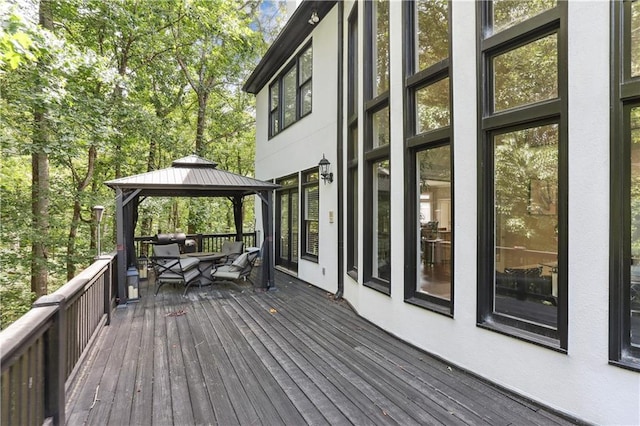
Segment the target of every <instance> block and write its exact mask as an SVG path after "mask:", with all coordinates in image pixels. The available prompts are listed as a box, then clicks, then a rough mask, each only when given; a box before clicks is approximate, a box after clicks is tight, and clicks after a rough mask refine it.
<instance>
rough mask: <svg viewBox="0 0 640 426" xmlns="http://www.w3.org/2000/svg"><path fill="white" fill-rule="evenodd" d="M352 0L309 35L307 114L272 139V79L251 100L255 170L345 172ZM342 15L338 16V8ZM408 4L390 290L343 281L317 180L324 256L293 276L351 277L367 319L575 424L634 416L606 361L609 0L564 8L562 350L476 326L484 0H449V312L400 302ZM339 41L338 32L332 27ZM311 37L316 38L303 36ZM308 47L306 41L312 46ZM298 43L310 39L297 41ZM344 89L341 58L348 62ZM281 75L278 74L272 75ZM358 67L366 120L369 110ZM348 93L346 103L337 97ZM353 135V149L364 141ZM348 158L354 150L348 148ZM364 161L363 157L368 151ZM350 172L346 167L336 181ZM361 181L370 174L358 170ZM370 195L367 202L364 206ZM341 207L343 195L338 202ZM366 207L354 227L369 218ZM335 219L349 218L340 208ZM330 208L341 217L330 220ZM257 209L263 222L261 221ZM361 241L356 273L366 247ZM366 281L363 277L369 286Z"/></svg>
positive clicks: (635, 400) (393, 156)
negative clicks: (480, 11) (327, 165)
mask: <svg viewBox="0 0 640 426" xmlns="http://www.w3.org/2000/svg"><path fill="white" fill-rule="evenodd" d="M357 3H358V6H359V11H358V12H359V16H360V19H359V37H358V39H359V49H358V52H359V57H358V61H357V62H358V63H359V64H363V63H364V61H363V50H364V49H363V39H364V32H363V31H364V29H363V27H364V25H363V21H364V20H363V5H362V2H357ZM354 4H355V3H354V2H351V1H346V2H344V3H343V4H342V6H340V7H339V6H338V5H336V6H334V7H333V9H331V11H330V12H329V14H328V15H327V16H326V17H324V18H323V19H322V21H321V22H320V23H319V24H318V25H317V26H316V27H315V28H314V29H313V31H312V33H311V35H310V39H312V40H313V112H312V113H311V114H310V115H309V116H307V117H305V118H303V119H301V120H299V121H298V122H297V123H295V124H294V125H292V126H291V127H290V128H288V129H286V130H284V131H282V132H281V133H280V134H278V135H277V136H275V137H274V138H272V139H269V138H268V130H267V123H268V84H267V85H265V86H264V87H263V88H262V89H261V90H260V91H259V93H258V94H257V98H256V99H257V141H256V176H257V177H258V178H259V179H274V178H279V177H283V176H287V175H290V174H292V173H297V172H300V171H303V170H307V169H309V168H312V167H315V166H317V163H318V161H319V159H320V158H321V157H322V155H323V154H325V155H326V157H327V159H329V160H330V161H331V162H332V164H334V175H336V176H337V174H336V173H335V172H336V171H337V170H336V169H335V165H337V164H338V163H337V161H336V159H337V156H338V152H337V150H338V137H337V134H338V129H340V131H341V132H342V138H343V140H346V139H347V129H346V126H345V122H344V117H340V116H339V115H338V112H339V108H338V105H337V103H338V99H342V102H343V106H344V110H346V104H347V96H346V90H344V91H342V92H341V93H339V90H338V89H339V84H338V83H339V82H338V72H339V70H338V66H337V64H338V61H337V58H338V54H339V49H338V46H339V43H342V53H343V55H344V56H343V59H344V63H345V64H346V63H347V61H346V60H347V56H346V55H347V52H348V49H347V37H346V34H347V29H348V27H347V18H348V16H349V14H350V12H351V10H352V7H353V6H354ZM341 8H342V9H343V16H342V17H341V19H339V18H340V17H339V15H338V14H339V11H340V10H341ZM402 8H403V2H396V1H391V2H390V52H391V53H390V54H391V58H390V63H391V68H390V74H391V78H390V82H391V83H390V84H391V87H390V99H389V105H390V111H391V116H390V125H391V150H390V160H391V164H392V168H391V170H392V172H391V194H392V203H391V253H392V256H393V257H392V270H391V274H392V275H391V280H390V282H391V294H390V296H387V295H385V294H382V293H380V292H378V291H375V290H372V289H371V288H368V287H366V286H364V285H363V284H362V282H358V281H356V280H355V279H353V278H352V276H351V275H348V274H347V273H346V272H345V273H344V274H343V276H341V277H337V275H336V274H337V267H338V262H342V266H343V267H342V270H343V271H346V269H347V264H346V256H345V258H342V259H339V258H338V249H337V247H338V240H341V241H346V240H347V239H348V238H349V236H350V232H351V230H349V229H346V226H345V227H344V229H343V234H342V235H341V236H340V238H339V236H338V226H337V221H338V220H339V219H340V218H338V216H337V214H338V210H337V209H338V193H339V191H338V188H339V185H344V184H345V183H344V182H340V181H339V180H338V179H336V180H334V182H333V183H331V184H326V185H324V184H322V183H321V184H320V255H319V259H318V263H314V262H307V261H305V260H304V259H300V261H299V269H298V271H297V275H298V277H300V278H301V279H303V280H305V281H307V282H309V283H311V284H313V285H316V286H318V287H320V288H322V289H325V290H326V291H328V292H335V291H337V289H338V284H337V283H338V281H339V280H342V281H343V283H344V288H343V297H344V298H345V299H346V300H347V301H348V302H349V303H350V304H351V305H352V306H353V308H354V309H355V310H356V311H357V312H358V314H360V315H362V316H363V317H364V318H366V319H368V320H369V321H371V322H373V323H374V324H376V325H378V326H380V327H381V328H383V329H385V330H387V331H388V332H390V333H391V334H394V335H396V336H398V337H399V338H401V339H403V340H406V341H407V342H409V343H411V344H413V345H415V346H417V347H419V348H421V349H423V350H425V351H427V352H429V353H432V354H434V355H437V356H439V357H441V358H443V359H445V360H447V361H448V362H450V363H451V364H452V365H455V366H458V367H461V368H464V369H467V370H468V371H470V372H472V373H474V374H476V375H479V376H481V377H484V378H486V379H487V380H489V381H491V382H494V383H496V384H498V385H500V386H503V387H505V388H508V389H511V390H513V391H515V392H518V393H520V394H523V395H525V396H527V397H530V398H531V399H533V400H535V401H538V402H540V403H542V404H544V405H547V406H549V407H552V408H554V409H557V410H558V411H560V412H563V413H566V414H568V415H570V416H574V417H576V418H578V419H581V420H584V421H587V422H593V423H596V424H617V425H622V424H624V425H635V424H640V373H638V372H637V371H631V370H627V369H623V368H620V367H618V366H614V365H611V364H609V362H608V345H609V238H610V236H609V221H610V213H609V206H610V191H609V185H610V183H609V182H610V176H609V173H610V154H609V144H610V128H611V121H610V116H609V114H610V112H609V109H610V96H611V95H610V93H611V84H612V83H611V82H612V76H611V72H610V48H611V39H610V24H611V19H610V4H609V2H604V1H591V2H582V1H571V2H569V4H568V20H567V22H568V28H567V34H568V52H569V55H568V60H567V63H566V64H560V66H561V67H566V69H567V72H568V146H569V160H568V163H569V168H568V169H569V185H568V186H569V196H568V212H569V213H568V223H569V229H568V235H569V238H568V255H569V256H568V257H569V261H568V280H569V281H568V282H569V284H568V286H569V296H568V305H569V309H568V315H569V318H568V350H567V353H563V352H562V351H555V350H552V349H550V348H548V347H544V346H541V345H537V344H533V343H530V342H526V341H523V340H521V339H518V338H516V337H514V336H509V335H505V334H501V333H498V332H495V331H491V330H487V329H485V328H481V327H478V326H477V305H478V303H477V302H478V301H477V281H478V278H477V270H478V264H477V258H478V252H477V250H478V231H479V230H478V219H477V217H478V190H477V189H478V175H479V170H478V102H477V93H478V91H479V90H478V89H479V88H478V78H477V72H478V71H477V70H478V68H477V67H478V60H479V59H478V56H477V51H476V49H477V31H476V25H477V22H476V18H477V15H476V4H475V2H470V1H454V2H453V3H452V7H451V43H452V49H451V52H452V56H451V79H452V87H453V92H452V97H453V113H452V123H453V145H452V147H453V157H454V178H453V185H454V198H453V205H454V210H453V215H454V220H453V224H454V235H455V241H454V250H453V256H454V259H455V260H454V269H453V273H452V277H453V283H454V287H453V288H454V297H453V299H454V310H453V317H449V316H446V315H442V314H440V313H437V312H433V311H430V310H427V309H424V308H421V307H418V306H415V305H412V304H408V303H406V302H405V301H404V275H403V274H404V268H403V267H402V266H403V265H404V262H405V254H404V247H405V235H404V230H405V224H404V217H405V214H404V211H405V209H406V208H407V207H406V206H407V200H405V199H404V194H405V179H404V175H405V173H404V144H403V141H404V133H403V123H404V118H403V102H404V101H403V91H404V81H403V74H402V73H403V70H402V63H403V58H402V52H403V35H402V34H403V30H404V29H403V26H402ZM340 24H341V25H342V26H343V27H342V33H343V34H344V38H343V39H342V40H340V39H339V37H338V34H339V31H338V25H340ZM307 40H309V38H307ZM305 43H306V41H305ZM301 46H302V45H301ZM341 71H342V73H341V74H340V75H341V79H342V82H343V83H344V84H345V85H346V81H347V77H348V76H347V70H346V65H345V66H344V67H343V69H342V70H341ZM279 72H280V71H278V72H276V73H275V74H274V76H275V75H277V74H278V73H279ZM362 72H363V70H362V66H360V76H359V77H360V78H359V82H360V87H359V90H358V93H359V96H360V99H359V102H358V104H359V105H360V111H359V117H363V114H364V112H363V111H364V110H363V106H362V105H363V95H362V94H363V92H364V90H363V86H362V84H363V83H362V82H363V80H364V79H363V76H362ZM340 95H341V96H342V98H338V96H340ZM363 133H364V132H362V131H360V132H359V138H360V140H359V146H360V147H362V146H363V139H362V138H363ZM343 149H344V151H343V152H342V155H343V157H346V155H347V153H346V144H344V147H343ZM360 160H361V161H362V160H363V154H362V150H361V152H360ZM346 172H347V169H346V166H345V167H344V168H343V170H342V175H343V176H345V175H346ZM359 173H360V175H359V182H360V185H361V188H362V182H363V181H364V179H365V176H364V172H363V167H361V168H360V169H359ZM362 199H363V197H362V194H361V195H360V198H359V201H360V203H361V205H362ZM341 202H342V204H343V205H344V206H346V205H347V202H348V200H347V195H346V190H344V191H343V198H342V200H341ZM359 212H360V220H359V226H360V230H359V231H360V232H359V235H361V236H362V235H363V232H364V229H363V228H362V226H363V225H362V223H363V220H362V218H363V215H365V214H368V213H367V212H364V211H363V209H362V208H360V209H359ZM347 214H348V212H346V209H345V213H344V216H343V217H342V218H341V219H342V220H343V223H344V224H346V223H347V219H346V215H347ZM330 216H333V217H334V221H333V223H331V222H330V220H329V218H330ZM257 217H260V216H259V215H258V216H257ZM362 244H363V243H362V238H361V239H360V242H359V250H358V252H359V254H360V259H359V260H358V265H359V269H360V270H362V265H363V258H362V256H363V253H364V247H363V245H362ZM361 279H362V278H360V280H361Z"/></svg>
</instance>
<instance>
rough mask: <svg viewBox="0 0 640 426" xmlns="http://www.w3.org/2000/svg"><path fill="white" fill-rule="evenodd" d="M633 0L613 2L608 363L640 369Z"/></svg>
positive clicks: (638, 87) (638, 100)
mask: <svg viewBox="0 0 640 426" xmlns="http://www.w3.org/2000/svg"><path fill="white" fill-rule="evenodd" d="M636 1H637V0H636ZM631 4H632V2H631V1H629V0H625V1H623V2H620V1H615V2H611V16H612V20H611V22H612V31H611V43H612V48H611V52H612V58H611V63H612V73H613V75H612V85H613V87H612V90H611V93H612V95H611V96H612V98H611V105H612V106H613V108H612V113H611V142H610V153H611V178H610V193H611V215H610V218H611V221H610V229H611V233H610V243H609V247H610V256H609V258H610V278H609V281H610V284H609V363H610V364H612V365H617V366H620V367H623V368H627V369H630V370H634V371H640V347H637V346H634V345H632V344H631V314H632V312H631V285H630V282H631V272H630V270H631V265H632V263H633V261H632V255H631V205H630V192H631V165H630V162H629V159H630V158H631V127H630V126H631V123H630V120H629V118H630V111H631V108H638V107H640V76H635V77H633V76H632V75H631ZM638 7H640V3H639V6H638ZM621 142H622V143H621ZM620 218H622V220H620Z"/></svg>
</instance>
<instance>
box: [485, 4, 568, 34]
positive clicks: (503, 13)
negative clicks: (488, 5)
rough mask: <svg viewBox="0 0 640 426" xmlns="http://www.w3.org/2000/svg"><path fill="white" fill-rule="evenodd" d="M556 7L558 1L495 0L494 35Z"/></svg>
mask: <svg viewBox="0 0 640 426" xmlns="http://www.w3.org/2000/svg"><path fill="white" fill-rule="evenodd" d="M555 6H556V0H494V1H493V33H494V34H495V33H497V32H500V31H502V30H504V29H506V28H509V27H512V26H514V25H516V24H519V23H520V22H523V21H526V20H527V19H529V18H532V17H534V16H536V15H538V14H539V13H541V12H544V11H545V10H547V9H552V8H554V7H555Z"/></svg>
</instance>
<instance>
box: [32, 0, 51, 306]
mask: <svg viewBox="0 0 640 426" xmlns="http://www.w3.org/2000/svg"><path fill="white" fill-rule="evenodd" d="M39 15H40V25H41V26H42V27H43V28H46V29H48V30H53V13H52V10H51V3H50V2H49V0H41V1H40V7H39ZM39 68H40V69H41V70H42V71H43V72H44V64H43V63H42V62H40V63H39ZM42 84H43V83H40V84H39V85H40V87H37V88H36V90H39V91H41V92H42V91H43V89H44V87H42ZM42 105H43V103H40V104H39V105H37V106H36V107H35V108H34V112H33V121H34V123H33V127H34V132H33V147H34V148H33V152H32V154H31V216H32V217H31V223H32V225H33V226H32V228H33V239H32V243H31V291H32V292H34V293H35V295H36V297H40V296H43V295H45V294H47V291H48V289H47V281H48V279H49V267H48V265H47V258H48V247H47V243H48V239H49V156H48V154H47V150H46V147H47V145H48V144H49V129H48V124H47V118H46V110H45V108H44V107H43V106H42Z"/></svg>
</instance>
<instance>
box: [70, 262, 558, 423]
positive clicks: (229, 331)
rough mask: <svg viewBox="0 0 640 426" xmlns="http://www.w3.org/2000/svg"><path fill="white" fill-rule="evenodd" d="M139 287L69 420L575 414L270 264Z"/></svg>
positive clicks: (421, 419) (390, 419) (84, 378)
mask: <svg viewBox="0 0 640 426" xmlns="http://www.w3.org/2000/svg"><path fill="white" fill-rule="evenodd" d="M276 288H277V291H270V292H253V291H252V287H251V286H250V285H249V284H247V285H244V284H232V283H226V284H216V285H215V286H213V287H211V288H209V287H203V288H197V287H196V288H193V289H190V290H189V292H188V294H187V297H186V298H183V297H182V296H181V294H182V291H181V289H177V288H176V289H174V288H172V287H170V286H164V287H163V288H162V289H161V290H160V293H159V294H158V296H155V297H154V296H153V294H149V293H151V292H149V291H148V290H146V289H144V288H143V290H144V291H143V298H142V299H141V301H140V302H138V303H134V304H130V305H129V306H128V307H127V308H122V309H117V310H116V311H115V312H114V315H113V319H112V324H111V326H109V327H106V328H105V329H104V331H103V332H102V333H101V334H100V336H99V337H98V339H97V341H96V345H95V347H94V349H92V351H91V352H90V353H89V355H88V357H87V359H86V361H85V362H84V364H83V366H82V370H80V372H79V373H78V377H77V380H76V382H75V383H74V384H73V385H72V386H71V388H70V389H69V392H68V394H69V395H70V396H69V400H68V404H67V423H68V424H70V425H81V424H89V425H100V424H105V425H107V424H108V425H171V424H175V425H192V424H197V425H204V424H219V425H224V426H226V425H304V424H314V425H322V424H331V425H347V424H356V425H378V424H396V425H403V426H404V425H412V424H416V425H417V424H421V425H426V424H446V425H455V424H472V425H478V424H489V425H509V424H513V425H531V424H544V425H556V424H560V425H564V424H571V423H570V422H569V421H567V419H564V418H562V417H560V416H558V415H556V414H555V413H553V412H551V411H549V410H546V409H544V408H541V407H539V406H537V405H535V404H533V403H531V402H529V401H527V400H525V399H523V398H520V397H518V396H516V395H513V394H510V393H506V392H503V391H501V390H499V389H497V388H495V387H493V386H491V385H490V384H488V383H486V382H484V381H481V380H478V379H477V378H474V377H472V376H470V375H468V374H465V373H464V372H462V371H458V370H456V369H455V368H450V367H449V366H448V365H447V364H445V363H443V362H441V361H439V360H436V359H434V358H432V357H430V356H428V355H427V354H425V353H423V352H421V351H419V350H417V349H415V348H413V347H411V346H409V345H407V344H405V343H403V342H401V341H399V340H397V339H395V338H393V337H392V336H390V335H389V334H387V333H385V332H384V331H382V330H380V329H379V328H377V327H375V326H373V325H371V324H370V323H368V322H367V321H365V320H363V319H361V318H359V317H358V316H357V315H356V314H355V313H354V312H353V311H352V310H351V309H350V307H349V306H348V304H346V303H345V302H344V301H335V300H333V298H332V297H331V296H330V295H328V294H326V293H325V292H323V291H321V290H319V289H317V288H314V287H312V286H309V285H308V284H305V283H302V282H300V281H297V280H295V279H294V278H292V277H289V276H288V275H285V274H282V273H280V272H277V275H276Z"/></svg>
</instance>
